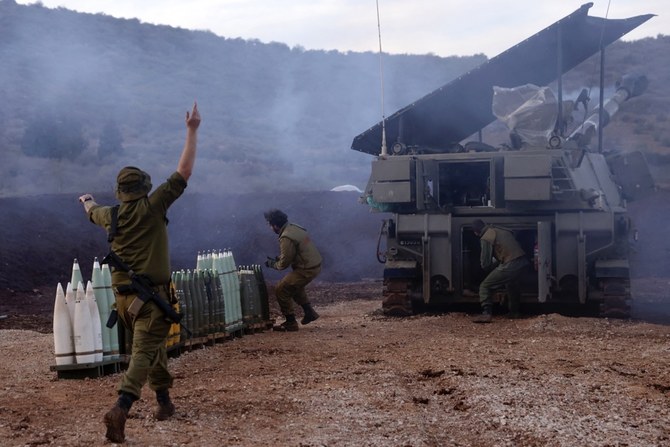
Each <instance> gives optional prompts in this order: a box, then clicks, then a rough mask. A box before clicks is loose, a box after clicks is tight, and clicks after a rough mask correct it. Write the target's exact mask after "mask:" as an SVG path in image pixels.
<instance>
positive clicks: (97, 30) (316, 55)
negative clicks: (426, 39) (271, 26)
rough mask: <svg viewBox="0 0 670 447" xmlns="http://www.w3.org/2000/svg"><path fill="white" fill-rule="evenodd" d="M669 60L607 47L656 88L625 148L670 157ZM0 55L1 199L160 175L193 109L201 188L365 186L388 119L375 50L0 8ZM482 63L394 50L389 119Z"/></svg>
mask: <svg viewBox="0 0 670 447" xmlns="http://www.w3.org/2000/svg"><path fill="white" fill-rule="evenodd" d="M650 12H653V11H650ZM556 19H559V18H558V17H557V18H556ZM668 54H670V38H669V37H667V36H659V37H657V38H654V39H644V40H640V41H633V42H617V43H615V44H613V45H612V46H610V47H609V49H608V52H607V69H608V70H607V73H608V75H607V78H606V83H607V85H611V84H612V83H613V82H614V80H615V79H616V78H617V77H618V76H620V75H622V74H624V73H627V72H630V71H631V70H635V71H640V72H643V73H645V74H646V75H647V76H648V77H649V80H650V86H649V90H648V92H647V94H645V95H643V96H641V97H639V98H636V99H635V100H634V101H630V102H629V103H628V104H626V106H625V108H624V110H622V112H621V113H620V114H619V115H617V116H616V117H615V119H614V121H613V123H612V124H611V125H610V126H609V129H608V133H607V135H606V139H607V141H606V143H607V144H608V145H610V146H611V147H612V148H615V149H624V150H628V149H637V148H639V149H643V150H645V151H646V152H647V153H648V154H650V156H651V157H652V161H654V162H666V160H667V158H668V153H669V152H670V130H669V128H670V125H668V115H667V112H666V110H668V105H669V104H670V68H669V67H670V65H668V63H667V62H668V56H667V55H668ZM0 58H2V61H3V64H2V66H0V96H1V97H2V98H3V101H0V123H2V124H1V125H0V196H16V195H25V194H44V193H75V194H76V193H81V192H84V191H94V192H95V191H103V192H106V191H109V190H110V189H111V188H112V185H113V178H114V174H115V173H116V172H117V171H118V169H119V168H120V167H121V166H123V165H128V164H133V165H140V166H143V167H144V166H151V169H150V172H151V174H152V176H154V177H155V178H163V177H165V176H167V175H168V174H169V173H170V172H171V171H172V170H173V169H174V165H175V163H176V157H177V156H178V152H179V150H180V148H181V144H182V135H183V128H182V127H183V126H182V119H183V114H184V112H185V111H186V110H187V108H188V107H189V106H190V104H191V103H192V101H193V100H194V99H197V100H198V103H199V106H200V109H201V112H202V114H203V120H204V121H203V126H202V131H201V140H200V153H199V160H201V162H200V163H199V166H198V169H199V171H198V175H197V177H196V178H194V180H193V182H192V184H191V185H190V188H191V189H192V190H196V191H200V192H216V191H222V192H225V191H230V190H235V191H247V192H253V191H267V190H270V189H272V190H293V191H295V190H302V191H305V190H326V189H330V188H332V187H333V186H336V185H339V184H347V183H350V184H356V185H358V186H359V187H362V186H363V185H364V183H365V181H366V180H367V175H368V171H369V162H370V160H371V157H369V156H367V155H364V154H360V153H358V152H355V151H351V150H350V149H349V147H350V145H351V141H352V139H353V137H354V136H355V135H357V134H359V133H360V132H362V131H364V130H365V129H367V128H368V127H370V126H372V125H373V124H375V123H376V122H378V121H379V120H380V118H381V113H380V112H381V111H380V104H381V101H380V99H381V97H380V76H379V56H378V55H377V54H374V53H371V52H368V53H354V52H348V53H341V52H337V51H328V52H326V51H304V50H303V49H302V48H299V47H294V48H289V47H288V46H287V45H285V44H282V43H276V42H275V43H270V44H263V43H260V42H259V41H255V40H243V39H239V38H238V39H229V38H225V37H220V36H217V35H214V34H213V33H211V32H207V31H189V30H184V29H179V28H173V27H169V26H155V25H148V24H144V23H141V22H139V21H138V20H125V19H115V18H112V17H109V16H106V15H103V14H81V13H76V12H72V11H68V10H66V9H62V8H59V9H53V10H52V9H47V8H44V7H42V6H40V5H39V4H35V5H30V6H23V5H17V4H16V3H15V2H14V1H13V0H0ZM485 61H486V57H485V56H484V55H481V54H478V55H473V56H470V57H447V58H441V57H437V56H432V55H384V58H383V63H384V102H385V113H386V114H387V115H388V114H390V113H392V112H394V111H395V110H398V109H400V108H402V107H404V106H406V105H407V104H409V103H411V102H412V101H414V100H416V99H418V98H420V97H422V96H424V95H426V94H427V93H429V92H431V91H433V90H434V89H436V88H438V87H440V86H442V85H444V84H445V83H447V82H448V81H450V80H451V79H454V78H455V77H457V76H459V75H460V74H463V73H465V72H467V71H468V70H470V69H472V68H474V67H476V66H478V65H479V64H481V63H482V62H485ZM597 65H598V60H597V58H594V59H591V60H588V61H586V62H585V63H584V64H582V66H580V67H578V68H577V69H575V70H573V72H571V73H570V74H569V75H568V76H566V79H565V81H564V82H565V85H566V86H567V88H568V89H573V90H574V91H578V90H579V89H581V88H582V87H587V88H591V89H593V90H596V91H597V80H598V79H597V77H598V76H597V70H596V67H597ZM59 151H60V152H59ZM147 169H148V168H147Z"/></svg>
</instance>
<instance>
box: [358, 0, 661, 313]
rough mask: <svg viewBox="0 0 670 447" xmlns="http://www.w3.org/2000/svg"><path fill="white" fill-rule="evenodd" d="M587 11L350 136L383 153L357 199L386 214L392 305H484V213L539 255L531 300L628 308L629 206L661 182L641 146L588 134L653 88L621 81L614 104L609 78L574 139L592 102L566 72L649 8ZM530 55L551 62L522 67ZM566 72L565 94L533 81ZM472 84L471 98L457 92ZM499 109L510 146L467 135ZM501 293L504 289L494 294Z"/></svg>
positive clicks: (528, 288)
mask: <svg viewBox="0 0 670 447" xmlns="http://www.w3.org/2000/svg"><path fill="white" fill-rule="evenodd" d="M590 6H591V4H586V5H584V6H582V8H580V9H579V10H577V11H576V12H575V13H573V14H571V15H569V16H567V17H566V18H564V19H562V20H560V21H558V22H556V23H555V24H554V25H552V26H550V27H549V28H547V29H545V30H543V31H542V32H540V33H538V34H536V35H535V36H533V37H531V38H530V39H528V40H526V41H524V42H522V43H521V44H519V45H517V46H515V47H514V48H512V49H510V50H508V51H506V52H504V53H502V54H501V55H499V56H497V57H496V58H493V59H491V60H490V61H489V62H487V63H486V64H484V65H483V66H482V67H479V68H477V69H475V70H473V71H472V72H470V73H467V74H465V75H463V76H461V77H460V78H458V79H457V80H455V81H453V82H452V83H450V84H447V85H446V86H444V87H442V88H440V89H438V90H437V91H435V92H433V93H431V94H429V95H427V96H426V97H424V98H422V99H421V100H419V101H417V102H415V103H413V104H412V105H411V106H408V107H406V108H404V109H402V110H400V111H398V112H396V113H395V114H394V115H392V116H391V117H390V118H389V119H388V120H384V121H382V122H381V123H379V124H377V125H376V126H375V127H373V128H371V129H369V130H368V131H366V132H364V133H363V134H361V135H359V136H357V137H356V138H355V139H354V142H353V144H352V148H353V149H355V150H359V151H362V152H368V153H378V157H377V158H376V159H375V160H374V161H373V162H372V170H371V176H370V180H369V182H368V185H367V187H366V189H365V191H364V193H363V195H362V197H361V199H362V201H363V202H364V203H366V204H367V205H368V206H369V207H370V209H371V210H372V211H375V212H381V213H388V217H387V218H386V219H385V220H384V226H383V228H382V236H383V238H382V237H380V241H381V240H382V239H384V240H385V244H384V246H383V247H382V246H381V245H382V244H381V242H380V247H379V250H378V258H379V261H380V262H383V263H384V265H385V268H384V299H383V309H384V310H385V312H387V313H389V314H393V315H408V314H411V313H412V312H415V311H416V310H417V309H419V308H423V307H424V306H426V305H431V304H445V303H446V304H453V303H477V302H478V300H479V297H478V288H479V283H480V282H481V281H482V279H483V278H484V277H485V276H486V273H487V272H485V271H483V270H482V268H481V267H480V245H479V244H480V241H479V238H478V237H477V236H476V235H475V233H474V231H473V227H472V223H473V221H474V220H475V219H481V220H483V221H484V222H486V223H487V224H491V225H495V226H499V227H504V228H506V229H509V230H511V231H512V232H513V233H514V235H515V237H516V239H517V240H518V241H519V242H520V244H521V246H522V248H523V250H524V252H525V253H526V256H527V257H528V259H529V261H530V265H531V266H532V267H531V268H529V269H528V271H527V272H525V274H524V275H523V277H522V278H521V290H522V302H526V303H530V302H532V303H541V304H577V305H580V306H588V307H589V308H594V307H595V308H598V309H599V310H600V312H601V313H602V315H606V316H619V317H625V316H627V315H628V313H629V309H630V306H629V304H630V303H629V301H630V286H629V281H630V280H629V278H630V275H629V272H630V268H629V249H630V243H631V240H632V239H634V238H635V230H634V227H633V224H632V222H631V220H630V218H629V216H628V213H627V209H626V204H627V202H628V201H630V200H633V199H635V198H638V197H640V196H642V195H644V194H646V193H648V192H649V191H652V190H653V189H654V184H653V180H652V179H651V176H650V174H649V170H648V167H647V165H646V162H645V160H644V157H643V156H642V154H640V153H625V154H624V153H620V154H612V153H607V151H604V150H603V149H602V147H600V146H598V147H597V148H594V147H591V141H592V140H593V137H594V136H595V135H596V134H597V135H599V136H601V135H602V134H601V132H602V128H603V127H604V126H605V125H606V124H607V122H608V121H609V117H610V116H611V115H613V114H614V113H616V111H617V110H618V109H619V107H620V106H621V105H622V103H624V102H625V101H627V100H629V99H630V98H632V97H634V96H637V95H639V94H641V93H642V92H643V91H644V89H645V88H646V78H645V77H644V76H641V75H630V76H626V77H624V78H622V80H621V81H620V82H618V83H617V84H616V86H615V87H614V90H615V93H614V95H612V96H611V98H610V99H609V100H608V101H607V102H605V101H604V98H603V96H604V94H603V91H604V87H603V86H602V85H601V95H600V98H602V99H601V100H600V106H599V107H598V108H597V109H595V110H592V111H591V114H590V115H588V114H585V116H588V119H584V120H583V122H582V123H580V125H578V126H575V128H574V129H573V131H572V133H568V132H567V131H568V126H567V124H568V123H569V121H568V117H569V116H570V114H571V112H572V111H573V110H574V109H575V106H576V105H577V104H579V103H583V104H584V106H587V103H588V99H587V98H584V97H580V98H577V100H575V101H565V100H563V98H562V92H561V91H560V86H561V83H560V76H561V75H562V74H563V73H564V72H566V71H567V70H569V69H571V68H572V67H574V66H575V65H577V64H579V63H580V62H582V61H583V60H585V59H587V58H588V57H590V56H591V55H593V54H595V53H597V52H598V51H602V49H603V48H604V46H606V45H607V44H609V43H611V42H613V41H615V40H616V39H618V38H619V37H621V36H622V35H623V34H625V33H626V32H628V31H630V30H631V29H633V28H635V27H637V26H638V25H640V24H641V23H643V22H644V21H646V20H648V19H649V18H650V17H652V16H651V15H645V16H638V17H633V18H630V19H624V20H608V19H598V18H593V17H589V16H588V15H587V12H588V9H589V7H590ZM520 49H521V50H520ZM529 61H530V62H529ZM526 63H531V64H543V65H541V66H542V69H541V70H524V69H523V67H521V69H520V67H519V65H523V64H526ZM547 65H549V66H551V67H552V68H551V69H549V70H547V69H546V66H547ZM601 68H602V67H601ZM557 78H558V81H559V82H558V86H559V94H558V98H557V99H556V98H554V95H553V93H552V92H551V91H550V90H549V89H548V88H547V87H538V86H537V85H535V84H539V85H541V86H545V85H547V84H549V83H550V82H553V81H556V80H557ZM601 79H602V77H601ZM468 91H470V92H472V96H473V100H472V101H469V100H468V98H467V97H466V98H462V97H461V95H463V94H464V93H466V94H467V92H468ZM519 98H521V100H519ZM601 111H602V112H601ZM496 117H497V118H498V119H501V120H503V121H504V122H505V123H506V124H508V127H509V128H510V142H509V143H504V144H503V145H500V146H497V147H496V146H493V145H489V144H486V143H484V142H482V141H475V140H472V139H471V138H472V135H473V133H476V132H478V131H481V129H482V128H483V127H484V126H485V125H488V124H489V123H490V122H492V121H494V120H495V119H496ZM468 138H470V141H469V142H467V143H465V142H464V141H466V140H467V139H468ZM597 140H598V143H600V141H602V138H598V139H597ZM386 141H388V142H389V146H390V147H391V150H390V151H388V152H387V151H386V147H384V145H385V142H386ZM505 299H506V297H505V293H504V291H500V293H498V294H497V300H498V301H499V302H501V303H502V302H504V301H505Z"/></svg>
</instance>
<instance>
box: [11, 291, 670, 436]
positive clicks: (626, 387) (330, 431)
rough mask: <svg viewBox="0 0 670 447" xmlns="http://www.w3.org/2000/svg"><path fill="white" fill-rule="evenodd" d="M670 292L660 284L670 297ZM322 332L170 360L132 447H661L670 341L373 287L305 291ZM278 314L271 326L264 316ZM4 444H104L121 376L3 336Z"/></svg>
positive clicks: (669, 330)
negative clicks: (169, 378) (385, 312)
mask: <svg viewBox="0 0 670 447" xmlns="http://www.w3.org/2000/svg"><path fill="white" fill-rule="evenodd" d="M666 285H667V282H666ZM311 293H312V297H313V300H314V302H315V303H317V305H316V308H317V309H318V310H319V312H320V313H321V318H320V319H319V320H317V321H316V322H314V323H311V324H310V325H307V326H303V327H301V329H300V331H298V332H296V333H278V332H272V331H266V332H261V333H255V334H246V335H244V336H242V337H239V338H235V339H232V340H226V341H225V342H221V343H217V344H215V345H213V346H205V347H203V348H202V349H194V350H191V351H187V352H184V353H182V354H181V355H180V356H178V357H176V358H173V359H171V360H170V367H171V369H172V371H173V373H174V374H175V376H176V378H177V379H176V383H175V387H174V389H173V390H172V396H173V399H174V402H175V404H176V406H177V413H176V415H175V416H174V417H173V418H172V419H170V420H168V421H163V422H159V421H156V420H155V419H154V418H153V416H152V410H153V406H154V399H153V396H152V395H151V394H152V393H151V392H150V391H146V392H145V394H144V395H143V398H142V399H141V400H140V401H139V402H138V403H136V404H135V405H134V407H133V409H132V410H131V415H130V419H129V420H128V423H127V425H126V444H127V445H136V446H168V445H172V446H186V445H193V446H210V445H212V446H213V445H226V446H281V445H286V446H301V447H306V446H577V445H579V446H668V445H670V435H669V434H670V326H665V325H658V324H650V323H645V322H642V321H635V320H626V321H624V320H608V319H594V318H569V317H565V316H561V315H559V314H544V315H534V316H528V317H527V318H524V319H522V320H507V319H505V318H503V317H502V316H497V317H496V318H495V320H494V323H493V324H490V325H475V324H473V323H471V322H470V316H469V315H468V314H466V313H460V312H453V313H444V314H425V315H420V316H415V317H410V318H405V319H394V318H387V317H384V316H382V315H381V314H380V312H379V308H380V303H379V300H378V299H377V296H378V294H379V293H380V284H379V283H378V282H361V283H341V284H337V283H331V284H327V285H326V284H322V285H315V286H313V287H311ZM273 312H274V313H275V314H276V310H274V311H273ZM0 349H1V350H2V352H3V353H4V356H5V359H6V361H5V362H2V363H1V364H0V444H1V445H3V446H4V445H7V446H26V445H32V446H34V445H58V446H92V445H104V444H108V443H106V441H105V438H104V427H103V424H102V415H103V414H104V412H105V411H107V409H108V407H110V406H111V405H112V404H113V402H114V400H115V386H116V384H117V382H118V380H119V375H118V374H113V375H108V376H104V377H102V378H97V379H85V380H65V379H60V380H58V379H57V375H56V373H55V372H51V371H50V370H49V367H50V365H52V364H53V356H52V349H53V339H52V335H51V334H49V333H41V332H37V331H33V330H14V329H7V330H0Z"/></svg>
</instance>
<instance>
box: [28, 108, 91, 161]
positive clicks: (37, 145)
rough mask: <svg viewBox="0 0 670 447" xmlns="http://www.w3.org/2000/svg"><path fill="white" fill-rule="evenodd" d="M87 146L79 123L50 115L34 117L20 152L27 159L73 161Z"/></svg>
mask: <svg viewBox="0 0 670 447" xmlns="http://www.w3.org/2000/svg"><path fill="white" fill-rule="evenodd" d="M87 146H88V144H87V142H86V140H85V139H84V136H83V132H82V125H81V123H80V122H79V121H76V120H74V119H72V118H70V117H67V116H57V115H55V114H50V113H45V114H43V115H41V116H39V117H36V118H35V119H34V120H33V121H32V122H31V123H30V124H29V125H28V128H27V129H26V131H25V133H24V134H23V139H22V141H21V150H22V151H23V153H24V154H26V155H28V156H29V157H41V158H54V159H57V160H62V159H67V160H74V159H75V158H77V157H78V156H79V154H81V153H82V152H83V150H84V149H86V147H87Z"/></svg>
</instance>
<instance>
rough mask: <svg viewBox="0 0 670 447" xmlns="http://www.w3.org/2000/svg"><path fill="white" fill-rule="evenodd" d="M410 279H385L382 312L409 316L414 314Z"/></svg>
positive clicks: (396, 315)
mask: <svg viewBox="0 0 670 447" xmlns="http://www.w3.org/2000/svg"><path fill="white" fill-rule="evenodd" d="M409 286H410V281H409V280H407V279H403V278H386V279H384V289H383V292H382V294H383V297H384V298H383V301H382V312H383V313H384V315H389V316H393V317H408V316H410V315H413V314H414V310H413V308H412V300H411V298H410V294H409Z"/></svg>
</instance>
